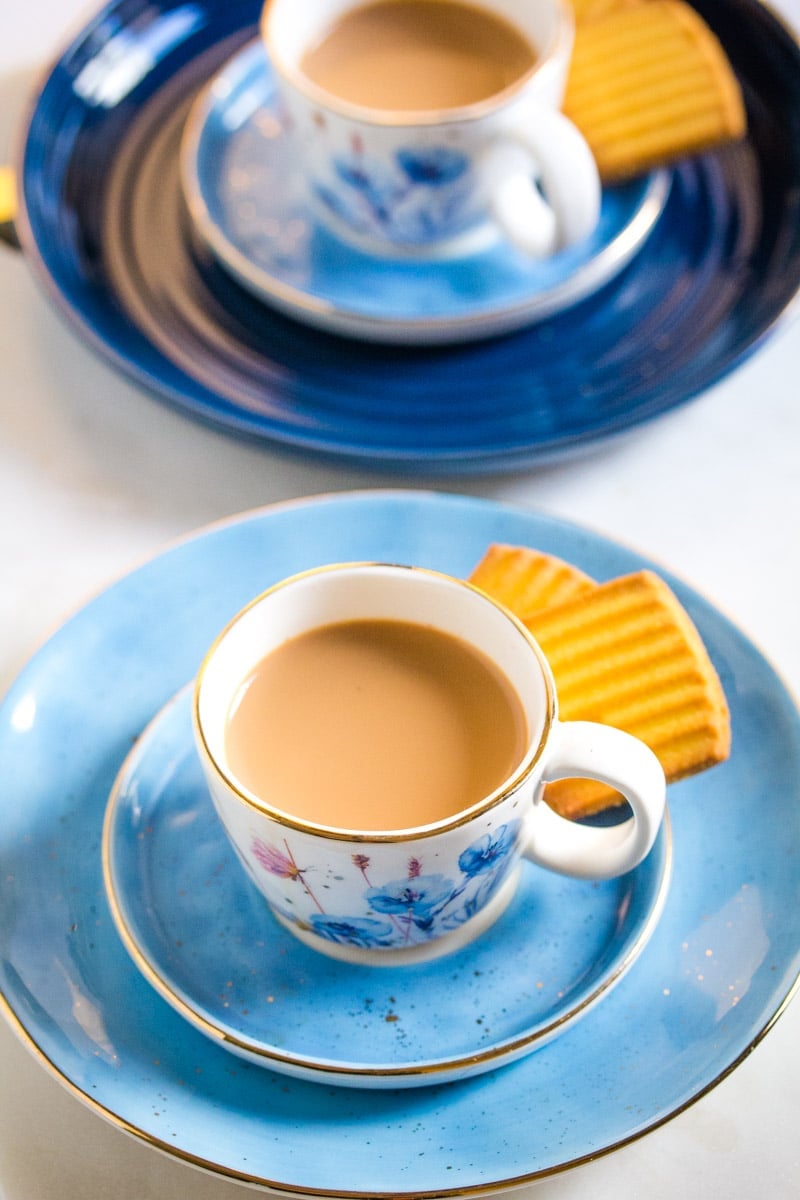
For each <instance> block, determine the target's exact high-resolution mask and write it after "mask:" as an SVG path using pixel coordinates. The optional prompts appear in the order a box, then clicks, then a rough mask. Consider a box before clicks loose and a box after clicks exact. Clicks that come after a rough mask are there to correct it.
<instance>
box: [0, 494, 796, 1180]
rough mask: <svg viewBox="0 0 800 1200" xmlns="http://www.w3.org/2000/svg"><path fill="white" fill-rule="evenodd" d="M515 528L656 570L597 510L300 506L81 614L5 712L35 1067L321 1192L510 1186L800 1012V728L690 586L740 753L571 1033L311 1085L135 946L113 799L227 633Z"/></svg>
mask: <svg viewBox="0 0 800 1200" xmlns="http://www.w3.org/2000/svg"><path fill="white" fill-rule="evenodd" d="M492 541H503V542H510V543H521V544H528V545H531V546H538V547H540V548H541V549H543V550H545V551H549V552H552V553H555V554H559V555H561V556H563V557H564V558H567V559H569V560H572V561H574V562H575V563H577V564H578V565H579V566H580V567H582V568H583V569H584V570H585V571H586V572H587V573H588V574H590V575H593V576H595V577H596V578H598V579H603V578H608V577H609V576H613V575H616V574H621V573H623V572H626V571H632V570H636V569H638V568H639V567H642V566H644V565H652V564H648V563H647V562H646V560H645V559H643V558H642V557H640V556H639V555H637V554H635V553H633V552H631V551H630V550H627V549H624V548H622V547H620V546H618V545H616V544H614V543H613V542H611V541H608V540H606V539H604V538H602V537H599V536H597V535H596V534H593V533H591V532H589V531H587V530H585V529H582V528H579V527H577V526H574V525H570V524H567V523H565V522H561V521H557V520H553V519H552V518H548V517H545V516H540V515H536V514H534V513H531V512H530V511H525V510H520V509H515V508H511V507H504V506H501V505H497V504H491V503H487V502H483V501H479V500H474V499H471V498H467V497H462V496H446V495H435V494H430V493H424V492H413V491H399V492H373V491H366V492H362V493H354V494H342V495H338V496H334V497H330V498H327V499H318V500H308V501H298V502H295V503H290V504H286V505H282V506H277V507H274V508H271V509H266V510H264V511H261V512H255V513H253V514H251V515H249V516H244V517H242V518H239V519H236V520H231V521H228V522H224V523H222V524H219V525H215V526H213V527H211V528H210V529H208V530H205V531H201V532H199V533H198V534H196V535H195V536H194V537H191V538H188V539H187V540H185V541H182V542H180V543H178V544H177V545H175V546H173V547H172V548H170V549H168V550H167V551H166V552H165V553H163V554H162V555H160V556H159V557H157V558H155V559H153V560H152V561H151V562H150V563H147V564H145V565H144V566H142V567H140V568H138V569H137V570H135V571H134V572H133V573H132V574H130V575H128V576H127V577H126V578H124V579H122V580H120V581H119V582H118V583H116V584H114V585H113V586H112V587H110V588H109V589H108V590H107V591H105V592H103V593H102V594H101V595H100V596H98V597H97V598H96V599H95V600H93V601H92V602H91V603H90V604H89V605H88V606H87V607H86V608H85V609H83V610H82V611H81V612H79V613H78V614H77V615H76V616H74V617H73V618H72V619H71V620H70V621H68V622H67V624H65V625H64V626H63V627H62V629H61V630H60V631H59V632H58V633H56V634H55V636H54V637H53V638H52V639H51V640H50V641H49V642H48V643H47V644H46V645H45V646H44V647H43V648H42V649H41V650H40V651H39V653H38V654H37V655H36V656H35V657H34V659H33V660H32V661H31V663H30V664H29V665H28V667H27V668H26V669H25V670H24V671H23V673H22V674H21V676H20V677H19V679H18V680H17V681H16V683H15V684H14V685H13V686H12V688H11V689H10V691H9V693H8V695H7V696H6V698H5V700H4V702H3V704H2V706H1V707H0V780H2V789H3V796H4V802H3V803H2V804H0V862H2V876H1V877H0V878H2V890H0V992H1V993H2V997H3V999H2V1002H1V1003H2V1008H3V1010H4V1011H5V1012H6V1014H7V1016H8V1018H9V1019H10V1021H11V1023H12V1024H13V1026H14V1027H15V1028H16V1030H17V1032H18V1033H19V1035H20V1036H21V1037H22V1038H23V1039H24V1041H25V1042H26V1043H27V1044H28V1046H29V1047H30V1048H31V1050H32V1051H33V1052H34V1053H35V1054H37V1055H38V1057H39V1059H40V1061H41V1062H42V1063H43V1064H44V1065H45V1066H46V1067H47V1068H48V1069H49V1070H50V1071H52V1072H53V1073H54V1074H55V1075H56V1076H57V1077H58V1078H60V1079H61V1080H62V1081H63V1082H64V1083H65V1084H66V1085H67V1086H68V1087H69V1088H70V1089H71V1090H72V1092H73V1093H75V1094H76V1095H77V1096H79V1097H81V1098H82V1099H83V1100H85V1101H86V1102H87V1103H88V1104H90V1105H91V1106H92V1107H93V1108H95V1109H96V1110H97V1111H99V1112H100V1113H102V1114H103V1115H104V1116H105V1117H107V1118H109V1119H110V1120H112V1121H113V1122H114V1123H115V1124H117V1125H118V1126H120V1127H122V1128H124V1129H126V1130H128V1131H129V1132H132V1133H134V1134H136V1135H137V1136H138V1137H140V1138H142V1139H143V1140H145V1141H147V1142H149V1143H151V1144H152V1145H154V1146H157V1147H158V1148H160V1149H162V1150H166V1151H167V1152H169V1153H173V1154H176V1155H178V1156H179V1157H180V1158H181V1159H182V1160H188V1161H190V1162H194V1163H197V1164H199V1165H202V1166H205V1167H207V1168H208V1169H210V1170H214V1171H218V1172H221V1173H223V1174H224V1175H226V1176H232V1177H234V1178H239V1179H243V1180H247V1181H249V1182H252V1183H257V1184H262V1185H268V1186H272V1187H274V1188H277V1189H278V1190H280V1191H282V1192H284V1193H289V1194H295V1195H298V1196H299V1195H306V1194H319V1195H330V1194H332V1193H338V1194H340V1195H343V1196H356V1197H359V1198H360V1200H366V1198H368V1197H375V1196H380V1195H386V1196H394V1197H407V1198H409V1200H410V1198H411V1197H417V1198H418V1197H427V1198H430V1200H432V1198H433V1197H442V1196H456V1195H458V1196H464V1195H470V1194H478V1193H481V1192H490V1191H493V1190H497V1189H499V1188H502V1187H505V1186H508V1185H512V1184H515V1183H519V1182H523V1181H529V1180H533V1179H536V1178H539V1177H541V1176H545V1175H548V1174H552V1173H555V1172H558V1171H560V1170H562V1169H563V1168H565V1167H567V1166H569V1165H573V1164H577V1163H579V1162H581V1161H585V1160H587V1159H591V1158H594V1157H596V1156H597V1155H599V1154H602V1153H604V1152H607V1151H610V1150H613V1149H614V1148H615V1147H616V1146H619V1145H621V1144H622V1143H624V1142H626V1141H628V1140H630V1139H631V1138H635V1137H637V1136H640V1135H642V1134H644V1133H645V1132H647V1131H648V1130H649V1129H652V1128H654V1127H655V1126H657V1125H659V1124H660V1123H662V1122H663V1121H666V1120H667V1119H668V1118H669V1117H670V1116H672V1115H674V1114H675V1113H677V1112H680V1111H681V1110H682V1109H683V1108H685V1107H686V1106H687V1105H688V1104H690V1103H691V1101H692V1100H694V1099H696V1098H697V1097H698V1096H700V1095H702V1094H703V1093H704V1092H705V1091H707V1090H708V1089H709V1088H710V1087H712V1086H713V1085H714V1084H715V1083H716V1082H717V1081H718V1080H720V1079H721V1078H723V1076H725V1075H726V1074H727V1073H728V1072H729V1071H730V1070H731V1069H732V1068H734V1067H735V1066H736V1064H737V1063H738V1062H740V1061H741V1060H742V1059H743V1058H744V1057H746V1056H747V1055H748V1054H749V1053H750V1052H751V1051H752V1050H753V1047H754V1046H756V1044H757V1043H758V1042H759V1040H760V1039H761V1038H762V1037H763V1035H764V1034H765V1033H766V1031H767V1030H768V1029H769V1028H770V1026H771V1025H772V1023H773V1022H774V1020H775V1019H776V1016H777V1015H778V1014H779V1013H780V1011H781V1010H782V1008H783V1006H784V1005H785V1003H786V1002H787V1000H788V998H789V996H790V995H791V993H792V991H793V989H794V988H795V987H796V981H797V978H798V970H800V876H798V871H797V863H798V859H799V858H800V719H799V718H798V713H797V710H796V708H795V706H794V704H793V702H792V700H791V699H790V697H789V696H788V695H787V693H786V690H785V689H784V687H783V685H782V684H781V682H780V679H779V678H778V677H777V676H776V674H775V672H774V671H773V670H772V668H771V667H770V666H769V665H768V664H767V663H766V662H765V661H764V659H763V658H762V657H761V655H760V654H759V653H758V651H757V650H756V649H755V648H754V647H753V645H752V644H751V643H750V642H749V641H748V639H747V638H746V637H745V636H744V635H743V634H742V633H741V632H739V631H738V630H737V629H736V628H735V627H734V626H732V625H731V624H730V622H729V621H727V620H726V619H725V617H724V616H722V615H721V614H720V613H719V612H718V611H717V610H716V609H714V608H713V607H712V606H711V605H709V604H708V603H707V602H705V601H704V600H702V599H701V598H700V597H699V596H698V595H697V594H696V593H694V592H693V591H692V590H691V589H690V588H688V587H687V586H685V585H684V584H682V583H681V582H680V581H678V580H674V579H672V578H671V577H670V576H666V577H667V579H668V582H670V583H671V585H672V586H673V587H674V588H675V590H676V591H677V593H678V595H679V596H680V598H681V599H682V601H683V603H684V604H685V605H686V607H687V608H688V610H689V612H690V614H691V615H692V617H693V618H694V620H695V622H696V624H697V625H698V627H699V629H700V632H701V634H702V636H703V638H704V640H705V642H706V644H707V646H708V648H709V651H710V653H711V656H712V658H713V660H714V662H715V664H716V666H717V668H718V670H719V672H720V676H721V679H722V682H723V685H724V687H725V690H726V693H727V696H728V698H729V701H730V706H731V715H732V724H733V750H732V754H731V757H730V759H729V761H728V762H726V763H724V764H723V765H721V766H719V767H715V768H714V770H712V771H708V772H706V773H704V774H702V775H699V776H697V777H695V778H693V779H688V780H685V781H684V782H682V783H679V784H675V785H674V786H673V787H671V788H670V809H671V813H672V836H673V876H672V882H671V885H670V888H669V894H668V896H667V901H666V904H665V906H664V911H663V913H662V915H661V919H660V920H659V922H658V925H657V927H656V929H655V932H654V933H653V936H652V937H651V939H650V941H649V943H648V944H647V946H646V947H645V948H644V950H643V951H642V953H641V955H640V956H639V958H638V959H637V961H636V962H635V963H634V964H633V966H632V967H631V969H630V970H629V971H628V973H627V974H626V975H625V977H624V979H622V980H621V981H620V983H619V984H618V986H617V987H615V988H614V989H613V990H612V991H611V992H610V993H609V995H608V996H606V997H605V998H604V999H603V1000H602V1002H601V1003H598V1004H597V1005H595V1006H594V1008H592V1009H591V1011H590V1012H588V1013H587V1014H586V1015H585V1016H584V1017H583V1018H582V1019H581V1020H580V1021H576V1022H575V1023H574V1024H573V1025H572V1027H571V1028H569V1029H567V1030H566V1031H565V1032H564V1033H563V1034H562V1035H561V1036H560V1037H558V1038H556V1039H555V1040H553V1041H551V1042H550V1043H548V1044H547V1045H544V1046H542V1047H541V1048H540V1049H539V1050H537V1051H536V1053H534V1054H529V1055H527V1056H526V1057H524V1058H522V1059H520V1060H519V1061H518V1062H514V1063H511V1064H509V1065H507V1066H504V1067H501V1068H499V1069H497V1070H494V1071H489V1072H487V1073H486V1074H482V1075H478V1076H476V1077H474V1078H471V1079H465V1080H462V1081H460V1082H455V1083H446V1084H434V1085H432V1086H430V1087H424V1088H406V1089H381V1090H378V1089H374V1088H373V1089H366V1088H365V1089H359V1088H342V1087H336V1086H331V1085H327V1084H319V1083H309V1082H306V1081H304V1080H299V1079H293V1078H290V1077H288V1076H287V1075H285V1074H283V1073H279V1072H277V1071H272V1070H269V1069H265V1068H264V1067H259V1066H255V1065H253V1064H251V1063H248V1062H245V1061H244V1060H242V1059H238V1058H236V1057H234V1056H233V1055H232V1054H230V1053H228V1051H227V1050H226V1049H224V1048H223V1047H222V1046H215V1045H214V1044H213V1043H212V1042H211V1041H210V1040H209V1039H208V1038H207V1037H205V1036H203V1035H202V1034H201V1033H200V1032H199V1031H198V1030H197V1029H195V1028H194V1027H193V1026H192V1025H191V1024H190V1023H189V1022H188V1021H186V1020H183V1019H182V1018H181V1017H180V1016H179V1015H178V1013H177V1012H175V1010H174V1009H173V1008H172V1007H171V1006H170V1005H169V1004H167V1003H166V1001H165V1000H164V999H163V998H162V997H161V996H159V995H158V994H157V993H156V991H155V990H154V989H153V988H152V987H151V986H150V984H149V983H148V982H147V981H146V980H145V979H144V977H143V976H142V974H141V973H140V971H139V970H138V969H137V968H136V966H135V965H134V963H133V962H132V960H131V958H130V956H129V955H128V953H127V952H126V949H125V947H124V945H123V944H122V942H121V940H120V938H119V936H118V934H117V931H116V927H115V924H114V921H113V918H112V915H111V912H110V910H109V907H108V904H107V901H106V893H105V888H104V884H103V872H102V861H101V858H102V855H101V838H102V827H103V817H104V813H105V810H106V806H107V803H108V797H109V794H110V791H111V788H112V786H113V783H114V780H115V778H116V776H117V774H118V772H119V770H120V768H121V766H122V764H123V762H124V761H125V759H126V757H127V755H128V754H129V753H130V751H131V749H132V747H133V745H134V743H135V741H136V739H137V738H139V737H140V736H141V734H142V731H143V730H144V729H145V728H146V726H147V725H148V723H149V722H150V721H151V719H152V717H153V716H154V714H156V713H157V712H158V711H159V710H160V709H161V708H162V707H163V706H164V705H165V704H166V703H167V701H168V700H169V699H170V697H171V696H173V695H174V694H175V693H176V692H177V691H178V690H179V689H180V688H181V687H182V686H184V684H185V683H186V681H187V680H188V679H191V678H192V677H193V675H194V674H195V672H196V670H197V667H198V665H199V663H200V661H201V659H202V656H203V654H204V651H205V649H206V647H207V646H208V645H209V644H210V642H211V641H212V639H213V637H214V636H215V635H216V633H217V632H218V631H219V629H220V628H221V627H222V626H223V625H224V624H225V623H226V622H227V621H228V619H229V618H230V617H231V616H233V614H234V613H235V612H237V611H238V610H239V608H241V607H242V605H243V604H244V603H245V602H246V601H247V600H249V599H250V598H251V597H252V596H253V595H255V594H256V593H258V592H259V591H261V590H262V589H263V588H265V587H267V586H269V585H270V584H271V583H273V582H275V581H276V580H278V579H280V578H282V577H284V576H286V575H289V574H291V573H292V572H294V571H298V570H303V569H305V568H307V567H310V566H313V565H316V564H319V563H324V562H330V561H333V560H337V559H338V560H342V559H354V558H359V557H366V558H376V559H389V560H393V561H397V562H410V563H419V564H420V565H422V566H430V567H436V568H439V569H441V570H444V571H448V572H450V573H452V574H456V575H464V574H466V573H468V572H469V571H470V570H471V568H472V567H473V566H474V564H475V563H476V562H477V561H478V560H479V559H480V557H481V555H482V554H483V553H484V551H485V549H486V546H487V545H488V544H489V543H490V542H492ZM656 569H658V568H656ZM662 574H663V572H662ZM428 1002H429V1004H430V1005H431V1007H432V1008H433V1007H435V1005H436V1003H437V997H435V996H431V997H429V998H428Z"/></svg>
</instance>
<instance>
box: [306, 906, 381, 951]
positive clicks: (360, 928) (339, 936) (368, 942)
mask: <svg viewBox="0 0 800 1200" xmlns="http://www.w3.org/2000/svg"><path fill="white" fill-rule="evenodd" d="M311 925H312V926H313V929H314V933H318V934H319V935H320V937H323V938H325V939H326V940H327V941H329V942H336V943H338V944H339V945H340V946H341V945H344V946H360V947H361V948H362V949H365V950H369V949H371V948H372V947H374V946H390V945H391V943H392V932H393V931H392V926H391V925H390V924H389V922H388V921H377V920H375V918H374V917H329V916H325V915H323V914H322V913H312V915H311Z"/></svg>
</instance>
